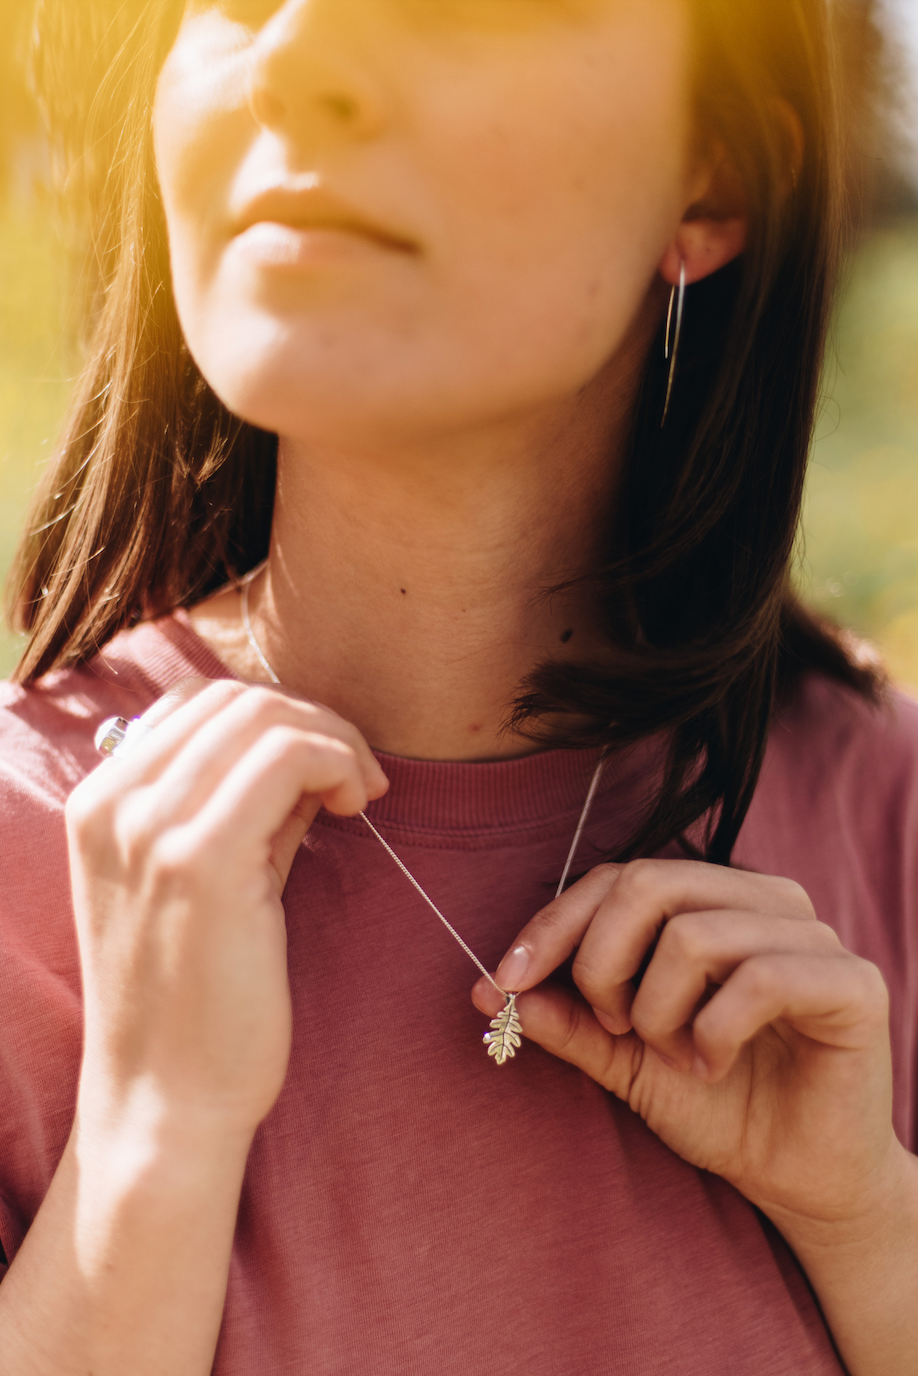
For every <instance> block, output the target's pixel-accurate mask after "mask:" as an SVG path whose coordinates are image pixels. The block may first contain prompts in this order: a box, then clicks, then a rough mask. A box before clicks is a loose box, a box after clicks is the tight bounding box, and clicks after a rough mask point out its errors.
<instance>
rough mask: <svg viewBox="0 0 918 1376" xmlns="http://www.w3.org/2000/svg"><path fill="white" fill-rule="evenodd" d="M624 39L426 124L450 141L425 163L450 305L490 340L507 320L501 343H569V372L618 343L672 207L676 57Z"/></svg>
mask: <svg viewBox="0 0 918 1376" xmlns="http://www.w3.org/2000/svg"><path fill="white" fill-rule="evenodd" d="M628 37H629V36H628V35H619V41H618V42H617V43H616V44H615V45H614V46H612V45H610V48H609V49H608V50H601V51H599V52H597V53H595V54H581V55H579V56H571V57H570V58H569V59H568V60H567V61H561V60H559V61H557V62H556V63H554V64H552V66H551V67H549V68H540V69H539V70H538V71H535V70H533V71H529V72H522V73H520V74H519V79H518V80H517V82H516V83H515V84H514V86H513V87H511V88H510V89H509V90H508V89H507V86H506V85H505V84H502V83H499V82H498V81H497V80H495V83H494V91H493V98H492V99H490V100H489V99H487V93H486V91H483V90H482V86H483V83H482V82H478V83H476V90H477V96H478V98H477V100H476V102H475V104H474V105H473V106H472V105H470V106H469V107H468V108H466V109H463V108H462V105H461V101H457V100H453V102H452V103H451V104H450V105H447V103H446V102H445V101H444V102H443V103H442V104H441V106H440V108H439V109H438V110H437V111H436V113H435V118H434V119H433V120H432V121H431V128H432V129H436V128H438V127H439V128H440V129H441V130H445V128H446V126H447V125H449V126H450V128H451V131H452V138H453V140H454V145H453V148H452V152H451V156H450V157H449V158H448V159H444V157H443V151H442V149H443V145H444V144H446V143H447V142H448V140H449V135H447V134H446V133H445V132H444V133H443V134H442V137H441V138H439V139H434V140H431V142H430V144H429V154H430V166H431V175H432V176H434V177H437V178H438V180H439V183H440V188H441V189H440V197H439V199H440V200H441V203H442V204H443V205H444V206H447V207H448V218H447V222H446V223H445V225H444V240H445V242H446V244H447V245H448V249H449V254H450V262H451V266H453V267H457V268H458V270H457V271H456V273H455V278H454V281H455V291H456V297H457V300H458V302H459V303H460V304H463V303H464V304H463V309H464V311H465V312H466V313H467V314H470V313H471V312H472V310H473V309H475V308H480V309H483V310H486V311H487V312H488V314H489V315H490V316H491V317H492V318H493V320H494V322H496V327H497V331H498V333H499V334H501V335H505V334H506V332H507V330H509V329H510V328H511V324H512V322H515V323H516V327H517V328H516V334H517V340H516V341H515V343H514V347H521V348H523V350H526V348H527V346H529V347H530V348H531V349H533V350H534V349H535V348H536V347H540V348H544V347H545V344H546V340H547V339H553V340H555V341H556V342H557V349H558V352H563V351H570V350H571V349H572V348H575V349H576V350H577V351H578V352H577V354H576V357H571V364H572V367H575V368H578V369H580V370H581V371H582V370H584V369H586V370H587V371H588V370H589V369H590V367H592V366H594V365H596V366H598V365H599V364H600V363H601V362H602V361H604V359H605V358H606V357H607V356H608V354H609V352H611V351H612V350H613V349H614V347H615V345H616V343H617V342H618V341H619V340H620V338H621V337H622V336H623V335H624V333H625V330H626V329H627V326H628V324H629V323H630V321H631V319H632V317H633V315H634V313H635V311H636V310H637V309H638V307H639V305H640V303H641V302H642V301H643V299H644V297H645V295H646V291H647V288H648V286H649V283H650V282H651V280H652V279H653V276H654V274H655V271H656V268H657V265H658V263H659V261H660V259H661V257H662V255H663V253H664V251H665V248H666V246H667V244H668V243H669V241H670V239H671V238H672V235H673V233H674V232H675V229H676V227H677V225H678V223H679V220H680V216H681V212H682V208H683V188H684V181H685V169H686V149H687V144H688V138H689V122H688V109H689V100H688V91H687V75H686V73H685V70H684V68H685V63H684V51H685V49H684V47H683V46H682V44H681V42H680V35H679V34H678V33H675V34H674V35H673V41H672V42H671V43H670V44H662V45H661V44H660V43H659V42H653V43H650V42H648V36H647V31H646V26H644V28H643V31H641V30H640V29H638V31H636V32H635V33H634V34H633V35H631V36H630V41H628ZM444 169H445V172H444ZM505 342H506V341H504V343H505ZM502 346H503V345H502Z"/></svg>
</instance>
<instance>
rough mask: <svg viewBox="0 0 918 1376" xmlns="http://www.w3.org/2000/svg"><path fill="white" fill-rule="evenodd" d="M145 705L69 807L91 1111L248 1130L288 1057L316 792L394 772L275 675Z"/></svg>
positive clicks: (368, 784) (341, 806) (330, 803)
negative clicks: (285, 900) (294, 935)
mask: <svg viewBox="0 0 918 1376" xmlns="http://www.w3.org/2000/svg"><path fill="white" fill-rule="evenodd" d="M144 721H145V722H146V723H148V724H149V725H151V726H153V727H154V728H155V729H153V730H152V731H151V732H150V734H149V735H148V736H146V737H144V738H143V739H142V740H141V741H139V742H138V744H137V745H136V746H134V747H132V749H131V751H130V753H129V754H128V755H126V756H125V757H124V758H120V759H113V760H111V761H108V762H106V763H104V764H102V765H101V766H100V767H99V768H98V769H97V770H95V771H94V772H93V773H92V774H91V775H89V776H88V777H87V778H86V779H85V780H84V781H83V782H82V783H81V784H80V785H79V786H78V787H77V788H76V789H75V791H74V793H73V794H72V796H71V798H70V801H69V803H68V806H67V828H68V837H69V844H70V858H71V874H72V884H73V898H74V906H75V914H76V925H77V932H78V938H79V946H80V958H81V964H82V972H83V988H84V999H85V1020H86V1021H85V1043H84V1060H83V1072H82V1077H81V1084H80V1106H79V1114H80V1118H81V1119H82V1120H83V1122H84V1124H85V1123H86V1120H87V1118H88V1119H89V1121H90V1122H95V1124H96V1126H103V1125H104V1124H105V1123H106V1122H107V1121H110V1120H111V1118H112V1117H113V1116H114V1117H118V1116H120V1114H121V1113H122V1112H123V1111H124V1110H125V1109H126V1108H127V1106H128V1104H129V1103H131V1102H134V1101H136V1099H137V1097H138V1096H140V1097H141V1098H142V1099H143V1101H144V1102H145V1103H147V1104H148V1105H150V1106H152V1108H153V1110H154V1112H155V1113H165V1114H167V1115H168V1116H169V1117H176V1116H178V1117H182V1118H183V1119H185V1120H186V1121H188V1122H201V1123H202V1125H204V1124H206V1125H207V1126H208V1127H210V1128H211V1129H214V1130H216V1131H217V1132H218V1133H230V1134H233V1135H241V1136H242V1137H246V1136H247V1137H251V1134H252V1133H254V1131H255V1128H256V1127H257V1126H258V1124H259V1122H261V1120H262V1118H264V1116H265V1115H266V1114H267V1113H268V1111H269V1110H270V1108H271V1107H272V1105H273V1103H274V1101H275V1100H276V1098H277V1096H278V1094H279V1093H280V1089H281V1086H282V1084H283V1081H284V1076H285V1073H286V1068H287V1061H288V1057H289V1050H290V996H289V988H288V981H287V961H286V931H285V924H284V909H283V906H282V903H281V895H282V893H283V889H284V885H285V883H286V880H287V875H288V873H289V871H290V867H291V865H292V863H293V859H294V856H295V854H296V851H297V849H298V847H299V845H300V842H301V841H302V839H303V836H304V835H305V833H306V831H307V830H308V828H309V826H310V825H311V824H312V821H313V820H314V818H315V816H316V814H317V812H318V811H319V809H320V807H322V806H324V807H326V808H328V810H329V811H331V812H334V813H337V814H338V815H341V816H352V815H355V814H356V813H358V812H359V811H361V810H362V809H363V808H364V807H365V806H366V804H367V802H368V801H369V800H371V799H374V798H379V797H381V796H382V795H383V794H384V793H385V791H386V788H387V787H388V783H387V780H386V778H385V775H384V774H383V772H382V770H381V768H380V766H379V765H378V763H377V762H376V760H375V759H374V757H373V755H372V753H371V751H370V749H369V747H368V745H367V744H366V742H365V741H364V739H363V738H362V736H361V735H360V734H359V732H358V731H357V730H356V728H354V727H353V726H350V725H349V724H348V723H347V722H345V721H343V720H342V719H341V718H340V717H338V716H336V715H335V714H334V713H333V712H331V711H329V710H328V709H326V708H323V707H320V706H317V705H316V704H313V703H310V702H305V701H303V700H301V699H299V698H296V697H293V696H291V695H290V694H288V693H285V692H283V691H281V690H278V689H274V688H270V687H265V686H247V685H245V684H241V683H237V682H229V681H226V682H222V681H221V682H217V683H210V682H206V681H203V680H191V681H187V682H186V683H184V684H182V685H180V686H179V688H178V689H176V690H173V692H172V693H170V694H168V695H167V696H166V698H164V699H162V700H161V701H160V702H159V703H157V704H156V705H155V706H154V707H153V708H151V709H150V711H149V712H148V713H147V714H146V716H145V718H144ZM135 1107H136V1103H135Z"/></svg>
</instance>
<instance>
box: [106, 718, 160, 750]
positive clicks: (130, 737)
mask: <svg viewBox="0 0 918 1376" xmlns="http://www.w3.org/2000/svg"><path fill="white" fill-rule="evenodd" d="M152 729H153V728H152V727H151V726H147V724H146V722H143V721H141V719H140V717H135V718H134V720H133V721H128V720H127V718H126V717H109V719H108V721H104V722H103V723H102V725H101V726H100V727H99V729H98V731H97V732H96V749H97V750H98V752H99V754H100V755H104V756H105V757H106V759H117V758H119V757H123V756H124V755H126V754H127V753H128V751H129V750H130V749H131V748H132V747H133V746H135V745H136V744H137V743H138V741H140V740H142V739H143V737H144V736H148V735H149V734H150V732H151V731H152Z"/></svg>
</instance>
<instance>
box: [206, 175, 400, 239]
mask: <svg viewBox="0 0 918 1376" xmlns="http://www.w3.org/2000/svg"><path fill="white" fill-rule="evenodd" d="M260 224H275V225H284V226H286V227H287V228H288V229H292V230H298V231H300V232H302V233H308V232H309V231H310V230H316V231H323V230H324V231H328V232H331V233H335V234H347V235H353V236H354V237H355V238H359V239H365V240H368V241H369V242H370V243H373V244H376V245H377V246H379V247H380V248H384V249H388V250H390V251H391V252H394V253H403V254H411V255H415V254H418V253H420V251H421V249H420V245H419V244H418V243H417V242H416V241H415V240H413V239H410V238H408V237H407V236H406V235H404V234H401V233H399V231H397V230H394V229H392V228H391V227H390V226H388V225H385V224H382V223H381V222H380V221H378V220H376V219H374V218H372V217H371V216H368V215H366V214H364V213H363V212H362V211H358V210H355V209H354V208H353V207H352V206H350V205H348V204H347V203H346V202H345V201H343V200H341V199H339V198H338V197H337V196H335V195H333V194H331V193H330V192H328V191H327V190H325V189H324V188H322V187H317V186H315V185H313V184H311V183H310V184H309V185H307V186H305V187H297V186H296V185H289V184H284V185H275V186H271V187H268V188H266V189H265V190H263V191H261V192H259V193H258V194H257V195H255V196H253V197H252V198H251V199H250V200H248V201H247V202H246V203H245V205H244V207H243V209H242V211H241V212H240V213H239V214H238V215H237V216H236V217H235V218H234V223H233V233H234V235H236V236H238V235H241V234H244V233H245V232H246V231H247V230H250V229H252V228H253V227H254V226H255V225H260Z"/></svg>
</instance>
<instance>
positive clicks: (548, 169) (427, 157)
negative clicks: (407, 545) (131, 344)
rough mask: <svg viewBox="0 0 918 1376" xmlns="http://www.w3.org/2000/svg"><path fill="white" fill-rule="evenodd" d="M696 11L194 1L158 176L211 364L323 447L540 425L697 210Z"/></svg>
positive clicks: (181, 286)
mask: <svg viewBox="0 0 918 1376" xmlns="http://www.w3.org/2000/svg"><path fill="white" fill-rule="evenodd" d="M689 86H690V37H689V22H688V11H687V0H286V3H281V4H277V3H274V4H272V3H270V2H269V0H221V2H220V3H217V0H213V2H212V3H211V0H189V3H188V4H187V6H186V12H185V15H184V19H183V22H182V25H181V29H180V31H179V34H178V37H177V40H176V42H175V45H174V47H173V49H172V51H171V53H170V55H169V57H168V59H167V61H166V64H165V67H164V69H163V72H162V75H161V78H160V81H159V87H158V91H157V98H156V106H155V115H154V132H155V144H156V157H157V166H158V171H159V178H160V184H161V188H162V194H163V199H164V203H165V209H166V216H167V220H168V225H169V233H170V243H171V253H172V268H173V281H174V290H175V297H176V301H177V305H178V311H179V315H180V318H181V322H182V325H183V328H184V331H185V334H186V338H187V340H188V344H189V347H190V349H191V351H192V353H193V355H194V357H195V358H196V360H197V362H198V365H199V367H200V368H201V370H202V372H203V373H204V375H205V377H206V378H207V379H208V381H209V382H210V383H211V385H212V386H213V387H214V389H215V390H216V392H217V393H218V394H219V395H220V396H221V397H222V399H223V400H224V401H225V402H226V404H227V405H228V406H229V407H230V408H231V409H232V410H233V411H235V412H236V413H238V414H239V415H241V416H243V417H244V418H245V419H247V420H249V421H251V422H253V423H255V424H258V425H261V426H263V427H264V428H266V429H269V430H274V431H278V432H280V433H281V434H284V435H289V436H292V437H299V438H303V439H320V438H325V439H329V438H339V439H340V438H343V437H345V436H346V435H348V434H358V433H362V434H366V435H370V434H376V435H379V436H382V435H384V434H388V435H397V434H401V433H407V432H411V433H414V434H423V433H425V432H427V431H436V430H438V429H444V428H446V429H449V428H463V427H465V428H468V427H475V426H478V425H482V424H488V423H493V422H494V421H495V420H500V419H504V418H507V417H513V416H518V415H522V414H525V413H527V412H536V411H538V410H540V409H541V408H544V407H545V406H546V405H549V406H550V405H552V404H554V403H556V402H557V401H559V400H563V399H565V398H567V397H569V396H571V395H573V394H574V393H576V392H577V391H578V390H579V389H581V388H582V387H583V386H584V385H585V384H586V383H588V382H589V381H590V380H591V379H592V378H594V377H595V376H596V375H597V374H599V373H600V372H601V371H602V369H603V367H604V365H605V364H607V363H608V362H609V361H610V359H612V358H613V357H614V355H615V354H616V352H617V351H618V350H619V349H621V348H623V347H624V346H625V342H626V340H628V339H629V338H630V337H631V331H632V327H633V325H634V324H635V321H636V320H637V319H638V318H639V316H640V314H641V312H642V309H643V310H644V311H646V310H647V300H646V298H647V295H648V289H649V287H650V285H651V283H652V282H653V280H654V278H655V273H656V268H657V265H658V263H659V261H660V259H661V257H662V255H663V253H664V250H665V249H666V247H667V244H668V243H669V241H670V240H671V239H672V237H673V235H674V233H675V232H676V229H677V228H678V224H679V221H680V218H681V216H682V214H683V211H684V210H685V207H686V200H687V188H688V184H689V176H690V166H689V163H690V157H689V145H690V120H689V111H690V95H689Z"/></svg>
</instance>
